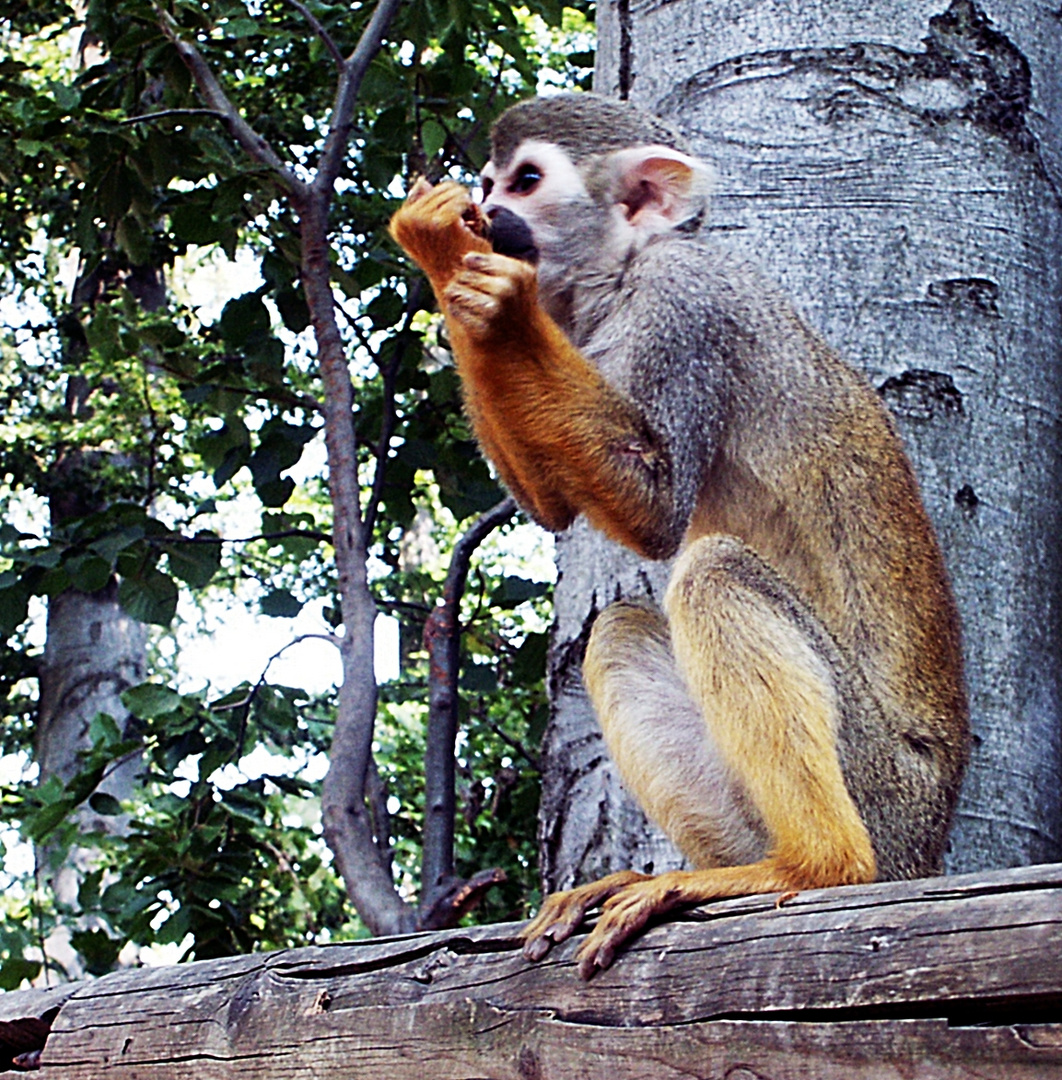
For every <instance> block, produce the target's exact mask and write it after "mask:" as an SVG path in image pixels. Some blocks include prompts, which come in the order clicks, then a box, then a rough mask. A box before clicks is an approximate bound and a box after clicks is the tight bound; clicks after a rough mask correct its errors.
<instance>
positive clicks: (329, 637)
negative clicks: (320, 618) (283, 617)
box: [212, 634, 339, 712]
mask: <svg viewBox="0 0 1062 1080" xmlns="http://www.w3.org/2000/svg"><path fill="white" fill-rule="evenodd" d="M315 638H316V639H319V640H320V641H327V642H328V644H329V645H334V646H335V647H336V648H337V649H338V648H339V638H337V637H336V635H335V634H299V636H298V637H296V638H292V639H291V641H289V642H288V643H287V645H282V646H281V647H280V648H279V649H277V651H276V652H275V653H273V655H272V656H271V657H270V658H269V659H268V660H267V661H266V666H265V667H264V668H263V669H262V674H261V675H259V676H258V682H256V683H255V684H254V686H252V687H251V689H250V690H248V691H247V693H246V694H244V696H243V697H242V698H240V700H239V701H230V702H228V703H227V704H225V705H214V706H212V711H213V712H232V711H233V710H234V709H242V708H244V707H245V706H247V705H250V704H251V702H252V701H254V699H255V698H256V697H257V696H258V691H259V690H261V689H262V687H263V686H264V685H265V679H266V676H267V675H268V674H269V669H270V667H271V666H272V664H273V661H274V660H279V659H280V657H281V655H282V654H283V653H285V652H286V651H287V650H288V649H290V648H291V647H292V645H298V644H299V643H300V642H303V641H311V640H313V639H315Z"/></svg>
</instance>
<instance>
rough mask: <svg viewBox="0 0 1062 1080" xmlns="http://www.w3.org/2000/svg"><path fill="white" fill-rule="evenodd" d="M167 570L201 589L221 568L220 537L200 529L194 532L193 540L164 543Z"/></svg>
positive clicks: (180, 579)
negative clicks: (167, 562) (192, 541)
mask: <svg viewBox="0 0 1062 1080" xmlns="http://www.w3.org/2000/svg"><path fill="white" fill-rule="evenodd" d="M163 549H164V550H165V552H166V556H167V559H168V561H169V570H170V573H171V574H173V576H174V577H175V578H177V579H178V580H179V581H183V582H184V583H185V584H186V585H190V586H191V587H192V588H193V589H202V588H204V587H205V586H207V585H209V584H210V581H211V579H212V578H213V577H214V575H215V574H216V573H217V572H218V570H219V569H220V568H221V539H220V538H219V537H218V535H217V533H214V532H209V531H207V530H205V529H204V530H201V531H200V532H197V533H196V534H195V542H194V543H190V542H187V541H185V542H183V543H176V544H164V545H163Z"/></svg>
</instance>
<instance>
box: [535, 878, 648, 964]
mask: <svg viewBox="0 0 1062 1080" xmlns="http://www.w3.org/2000/svg"><path fill="white" fill-rule="evenodd" d="M649 880H651V879H650V878H649V877H647V876H646V875H645V874H638V873H635V871H633V870H622V871H620V872H619V873H617V874H609V875H608V877H603V878H601V880H600V881H592V882H590V883H589V884H587V885H580V886H579V887H578V888H577V889H571V890H570V891H568V892H559V893H553V894H551V895H550V896H547V897H546V899H545V900H544V901H543V903H542V907H541V909H540V910H539V913H538V914H537V915H536V916H535V917H534V918H533V919H532V920H531V922H530V923H528V925H527V926H526V927H525V929H524V931H523V933H522V934H521V935H520V936H521V937H522V938H523V939H524V950H523V951H524V956H526V957H527V959H528V960H541V959H542V957H543V956H545V955H546V953H548V952H549V950H550V948H551V947H552V946H553V945H559V944H560V943H561V942H562V941H567V940H568V938H570V937H571V936H572V934H574V933H575V931H576V930H578V929H579V926H580V924H581V923H582V921H583V919H585V918H586V913H587V912H588V911H590V910H591V908H595V907H598V906H599V905H600V904H601V903H602V902H604V901H605V900H607V899H608V898H609V897H610V896H614V895H615V894H616V893H617V892H619V891H620V890H621V889H624V888H626V887H627V886H629V885H632V884H633V883H635V882H638V881H649Z"/></svg>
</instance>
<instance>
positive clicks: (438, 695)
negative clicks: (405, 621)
mask: <svg viewBox="0 0 1062 1080" xmlns="http://www.w3.org/2000/svg"><path fill="white" fill-rule="evenodd" d="M515 510H516V503H515V502H513V500H512V499H511V498H507V499H503V500H502V501H501V502H500V503H498V505H497V506H495V507H492V508H491V509H490V510H488V511H487V512H486V513H485V514H482V515H481V516H480V517H479V518H477V519H476V521H475V522H474V523H473V525H472V527H471V528H470V529H469V530H468V531H467V532H466V533H465V534H464V536H462V537H461V539H460V540H458V542H457V544H456V545H455V546H454V552H453V556H452V557H451V559H450V570H449V572H448V573H447V575H446V582H445V584H444V585H443V595H442V603H441V604H440V605H439V606H438V607H436V608H435V609H434V610H433V611H432V612H431V614H430V615H429V616H428V619H427V622H426V623H425V624H424V646H425V648H426V649H427V651H428V664H429V675H428V688H429V689H428V738H427V746H426V748H425V752H424V773H425V786H426V790H425V796H424V854H423V863H422V873H421V900H420V911H421V915H420V920H419V924H420V926H421V928H422V929H441V928H442V927H446V926H453V925H454V924H455V923H456V922H457V920H458V919H459V918H460V917H461V915H462V914H463V913H464V911H466V910H467V905H468V902H469V897H468V896H467V895H466V894H464V893H463V892H461V890H460V888H458V890H457V891H456V892H455V891H454V885H455V883H454V799H455V797H454V785H455V767H454V751H455V746H456V743H457V721H458V715H457V712H458V709H457V707H458V692H457V680H458V675H459V674H460V670H461V618H460V613H461V612H460V609H461V597H462V596H463V595H464V591H465V583H466V582H467V580H468V570H469V566H470V564H471V560H472V553H473V552H474V551H475V550H476V548H477V547H479V545H480V544H481V543H483V541H484V539H485V538H486V537H487V536H488V535H489V534H490V533H491V532H492V531H493V530H494V529H496V528H497V527H498V526H499V525H503V524H504V523H505V522H506V521H508V520H509V518H511V517H512V515H513V512H514V511H515ZM485 873H487V874H490V873H494V872H493V871H486V872H485ZM479 877H480V875H477V878H479ZM483 880H484V881H486V885H485V886H484V887H487V886H489V884H491V882H490V881H487V880H486V878H484V879H483ZM459 884H460V883H459ZM481 891H482V890H481ZM446 895H449V896H451V897H452V900H451V901H450V903H449V906H448V907H447V905H446V904H445V903H441V902H440V901H441V900H442V898H443V897H444V896H446ZM478 895H479V894H477V897H476V898H477V899H478Z"/></svg>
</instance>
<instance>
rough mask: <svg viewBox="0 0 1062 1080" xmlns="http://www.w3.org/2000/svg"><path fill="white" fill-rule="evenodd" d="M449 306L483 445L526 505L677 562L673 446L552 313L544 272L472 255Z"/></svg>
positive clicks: (680, 526)
mask: <svg viewBox="0 0 1062 1080" xmlns="http://www.w3.org/2000/svg"><path fill="white" fill-rule="evenodd" d="M442 304H443V309H444V311H445V313H446V319H447V326H448V328H449V331H450V339H451V342H452V343H453V345H454V352H455V355H456V357H457V364H458V369H459V370H460V372H461V376H462V380H463V382H464V385H465V393H466V399H467V403H468V408H469V413H470V415H471V417H472V420H473V423H474V425H475V428H476V433H477V436H478V437H479V439H480V441H481V443H482V444H483V447H484V449H485V450H486V452H487V453H488V455H489V456H490V457H491V458H492V460H493V461H494V463H495V465H496V466H497V468H498V470H499V472H500V473H501V475H502V478H503V479H504V480H505V482H506V484H507V486H508V487H509V488H510V490H511V491H512V492H513V494H514V495H515V496H516V497H517V499H519V500H520V501H521V502H523V504H524V505H525V506H526V507H527V509H528V510H529V511H530V512H531V513H532V515H533V516H534V517H535V518H537V519H538V520H539V521H540V522H541V523H542V524H543V525H545V526H546V527H547V528H550V529H555V530H556V529H563V528H565V527H567V526H568V525H569V524H570V523H571V520H572V518H573V517H574V516H575V514H577V513H584V514H586V516H587V517H588V518H589V520H590V522H591V523H592V524H593V525H595V526H596V527H597V528H599V529H601V530H602V531H603V532H605V533H606V534H608V535H609V536H611V537H612V539H614V540H617V541H619V542H620V543H623V544H625V545H627V546H628V547H631V548H633V549H634V550H635V551H637V552H639V553H640V554H642V555H645V556H648V557H650V558H665V557H667V556H669V555H671V554H673V553H674V551H675V550H676V549H677V547H678V544H679V541H680V540H681V538H682V533H683V531H684V529H685V525H686V522H685V520H683V519H682V515H681V514H680V513H679V512H678V511H677V508H676V504H675V499H674V496H673V483H672V465H671V456H670V453H669V451H668V447H667V446H666V444H665V443H664V442H663V440H661V439H660V438H659V437H658V436H657V435H656V433H655V432H654V431H653V430H652V428H651V427H650V425H649V423H648V422H647V421H646V419H645V417H644V416H643V415H642V413H641V412H640V410H639V409H638V408H637V407H636V406H635V405H634V404H633V403H632V402H631V401H629V400H628V399H627V398H626V397H625V396H624V395H623V394H621V393H620V392H619V391H617V390H616V389H615V388H614V387H612V386H610V385H609V383H608V382H606V380H605V379H604V377H603V376H602V375H601V373H600V372H599V371H598V369H597V368H596V367H595V366H594V365H593V364H592V363H591V362H590V361H589V360H587V359H586V357H585V356H583V354H582V353H581V352H580V351H579V350H578V349H577V348H576V347H575V346H574V345H573V344H572V343H571V341H569V339H568V337H567V336H566V335H565V334H564V332H563V331H562V330H561V329H560V327H559V326H557V324H556V323H555V322H554V321H553V319H552V318H550V316H549V315H548V314H547V313H546V312H545V311H544V310H543V308H542V307H541V305H540V304H539V302H538V294H537V283H536V275H535V271H534V268H533V267H531V266H529V265H528V264H527V263H524V262H520V261H517V260H515V259H510V258H507V257H506V256H503V255H494V254H479V253H472V254H468V255H466V256H465V258H464V269H463V270H462V271H461V272H459V273H458V274H456V275H454V276H453V278H452V279H451V281H450V284H449V285H448V286H447V287H446V288H445V289H444V290H443V295H442Z"/></svg>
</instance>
